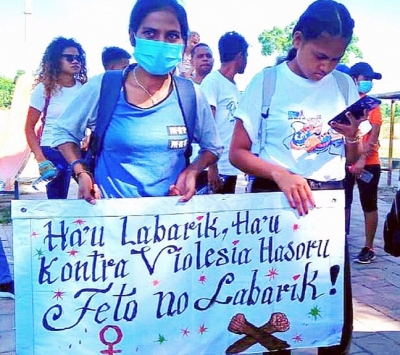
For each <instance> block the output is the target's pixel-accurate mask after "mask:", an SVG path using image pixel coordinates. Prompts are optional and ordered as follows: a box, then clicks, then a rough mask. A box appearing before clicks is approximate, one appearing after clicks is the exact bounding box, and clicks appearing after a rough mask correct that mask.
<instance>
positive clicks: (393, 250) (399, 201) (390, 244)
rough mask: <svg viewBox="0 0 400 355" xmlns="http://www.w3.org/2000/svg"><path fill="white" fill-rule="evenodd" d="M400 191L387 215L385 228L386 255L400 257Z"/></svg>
mask: <svg viewBox="0 0 400 355" xmlns="http://www.w3.org/2000/svg"><path fill="white" fill-rule="evenodd" d="M399 207H400V191H397V193H396V197H395V199H394V201H393V203H392V207H391V209H390V211H389V213H388V214H387V215H386V220H385V225H384V227H383V242H384V250H385V251H386V253H388V254H390V255H393V256H400V210H399Z"/></svg>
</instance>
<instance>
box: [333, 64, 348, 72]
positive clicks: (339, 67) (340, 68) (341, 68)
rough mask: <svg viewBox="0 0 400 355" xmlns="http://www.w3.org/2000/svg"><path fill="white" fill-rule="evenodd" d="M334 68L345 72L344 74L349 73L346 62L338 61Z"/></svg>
mask: <svg viewBox="0 0 400 355" xmlns="http://www.w3.org/2000/svg"><path fill="white" fill-rule="evenodd" d="M335 69H336V70H339V71H340V72H342V73H345V74H347V75H349V71H350V68H349V67H348V66H347V65H346V64H343V63H339V64H338V65H337V66H336V68H335Z"/></svg>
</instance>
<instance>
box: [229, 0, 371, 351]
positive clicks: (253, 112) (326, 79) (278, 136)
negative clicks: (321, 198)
mask: <svg viewBox="0 0 400 355" xmlns="http://www.w3.org/2000/svg"><path fill="white" fill-rule="evenodd" d="M353 27H354V21H353V20H352V18H351V16H350V14H349V12H348V10H347V9H346V8H345V7H344V6H343V5H342V4H339V3H337V2H336V1H332V0H318V1H315V2H314V3H312V4H311V5H310V6H309V7H308V9H307V10H306V11H305V12H304V14H303V15H302V16H301V17H300V19H299V21H298V23H297V25H296V26H295V27H294V29H293V50H292V51H291V52H290V53H289V56H288V58H287V60H286V61H284V62H283V63H281V64H280V65H278V66H277V67H276V68H275V69H276V82H275V84H276V85H275V92H274V94H273V96H272V99H271V103H270V107H269V115H268V118H267V119H266V125H265V131H263V132H260V134H261V136H263V135H264V137H265V144H262V147H261V150H260V151H259V152H257V153H259V154H257V155H255V154H253V152H254V150H255V147H256V146H260V145H259V142H258V140H259V138H258V137H259V127H260V124H259V122H260V118H261V111H262V110H261V106H262V91H263V73H262V72H261V73H259V74H257V75H256V76H255V77H254V78H253V80H252V82H251V83H250V84H249V86H248V88H247V89H246V91H245V92H244V94H243V95H242V98H241V100H240V102H239V107H238V109H237V110H236V112H235V116H236V118H237V120H236V125H235V131H234V135H233V138H232V144H231V148H230V161H231V163H232V164H233V165H235V166H236V167H238V168H239V169H241V170H243V171H244V172H246V173H248V174H251V175H254V176H255V177H256V178H255V181H254V184H255V185H258V189H259V191H262V190H264V191H282V192H283V193H284V194H285V196H286V197H287V199H288V201H289V204H290V205H291V206H292V207H293V208H294V209H296V210H297V211H298V213H299V214H300V215H304V214H307V213H308V211H309V209H310V208H313V207H314V205H315V202H314V198H313V194H312V190H313V189H316V188H324V189H338V188H339V189H342V188H343V186H342V180H343V179H344V176H345V162H346V159H347V160H348V161H349V159H350V160H351V159H353V158H354V157H355V156H356V155H357V153H358V149H359V148H358V139H357V136H356V134H357V130H358V124H359V122H360V121H362V120H365V117H364V118H362V119H361V120H359V121H356V120H355V119H354V117H353V116H352V115H351V114H350V113H347V115H348V118H349V120H350V122H351V124H350V125H348V126H346V125H342V124H333V125H332V126H330V125H329V124H328V121H329V120H330V119H331V118H333V117H334V116H335V115H336V114H338V113H339V112H341V111H343V110H344V109H345V108H346V106H348V105H349V104H351V103H353V102H354V101H356V100H357V99H358V95H357V90H356V87H355V85H354V84H353V83H352V82H351V79H350V78H349V77H341V79H343V80H342V82H343V81H344V83H345V84H346V83H347V85H346V91H347V95H346V96H347V97H344V96H345V95H344V94H343V92H342V91H343V90H341V88H340V87H339V84H338V80H337V75H336V73H335V75H333V74H332V71H333V70H334V69H335V67H336V65H337V64H338V62H339V61H340V59H341V58H342V56H343V54H344V52H345V50H346V48H347V46H348V44H349V43H350V41H351V38H352V35H353ZM338 74H339V75H343V76H344V74H342V73H338ZM253 186H254V185H253ZM343 237H344V231H343ZM344 274H345V277H344V300H345V306H344V327H343V332H342V339H341V344H340V345H338V346H331V347H327V348H319V349H318V354H320V355H322V354H324V355H327V354H335V355H340V354H347V353H348V347H349V345H350V341H351V333H352V321H353V319H352V305H351V302H352V300H351V285H350V270H349V264H348V255H347V252H346V262H345V273H344ZM275 354H290V351H289V350H283V351H278V352H276V353H275Z"/></svg>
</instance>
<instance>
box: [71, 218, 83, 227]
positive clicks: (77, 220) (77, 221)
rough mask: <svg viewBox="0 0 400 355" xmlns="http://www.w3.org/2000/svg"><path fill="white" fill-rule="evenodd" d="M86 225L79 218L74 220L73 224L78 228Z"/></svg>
mask: <svg viewBox="0 0 400 355" xmlns="http://www.w3.org/2000/svg"><path fill="white" fill-rule="evenodd" d="M85 223H86V221H84V220H83V219H80V218H78V219H76V220H75V221H74V224H77V225H79V226H82V225H84V224H85Z"/></svg>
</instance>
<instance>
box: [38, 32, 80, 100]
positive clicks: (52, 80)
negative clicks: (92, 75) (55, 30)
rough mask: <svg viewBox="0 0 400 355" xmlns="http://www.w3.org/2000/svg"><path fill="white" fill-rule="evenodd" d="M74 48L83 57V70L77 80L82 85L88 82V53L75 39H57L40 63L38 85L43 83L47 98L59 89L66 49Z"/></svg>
mask: <svg viewBox="0 0 400 355" xmlns="http://www.w3.org/2000/svg"><path fill="white" fill-rule="evenodd" d="M68 47H74V48H76V49H77V50H78V53H79V56H80V57H81V70H80V72H79V73H78V74H76V75H75V79H76V80H78V81H80V82H81V83H82V84H84V83H86V81H87V69H86V53H85V51H84V50H83V48H82V46H81V45H80V44H79V43H78V42H76V41H75V40H74V39H73V38H65V37H56V38H54V39H53V40H52V41H51V43H50V44H49V45H48V46H47V48H46V50H45V52H44V54H43V57H42V61H41V63H40V66H39V69H38V72H37V79H36V83H39V82H42V83H43V85H44V89H45V94H46V96H51V95H52V94H54V93H55V92H56V90H57V89H58V85H57V80H58V76H59V75H60V73H61V65H60V61H61V58H62V54H63V52H64V49H65V48H68Z"/></svg>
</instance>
